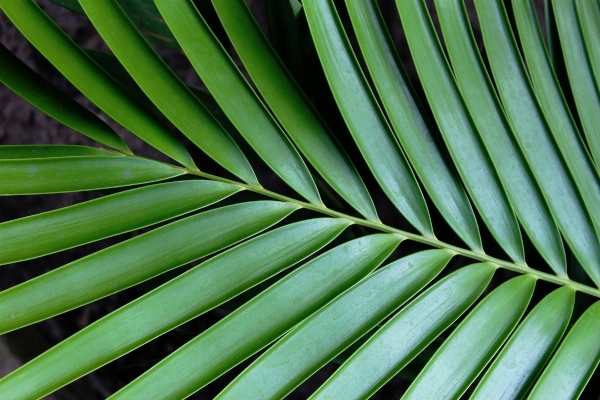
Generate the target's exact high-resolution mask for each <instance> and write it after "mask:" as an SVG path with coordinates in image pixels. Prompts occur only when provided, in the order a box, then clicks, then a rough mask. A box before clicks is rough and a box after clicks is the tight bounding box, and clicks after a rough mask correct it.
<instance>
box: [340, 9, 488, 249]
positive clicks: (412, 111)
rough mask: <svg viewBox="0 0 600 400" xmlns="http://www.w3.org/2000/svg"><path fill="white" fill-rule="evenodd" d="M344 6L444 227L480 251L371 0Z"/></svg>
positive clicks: (465, 202)
mask: <svg viewBox="0 0 600 400" xmlns="http://www.w3.org/2000/svg"><path fill="white" fill-rule="evenodd" d="M346 4H347V6H348V11H349V13H350V18H351V20H352V24H353V26H354V29H355V31H356V35H357V38H358V43H359V45H360V48H361V50H362V52H363V54H364V58H365V62H366V63H367V66H368V68H369V71H370V72H371V76H372V77H373V81H374V83H375V86H376V87H377V91H378V93H379V95H380V96H381V100H382V102H383V105H384V107H385V109H386V111H387V115H388V117H389V119H390V122H391V124H392V126H393V127H394V132H395V133H396V136H397V137H398V139H399V140H400V143H401V144H402V148H403V149H404V152H405V153H406V155H407V156H408V159H409V160H410V161H411V163H412V165H413V167H414V169H415V172H416V173H417V175H418V176H419V178H420V179H421V182H423V185H424V186H425V188H426V189H427V192H428V193H429V195H430V196H431V199H432V200H433V202H434V203H435V205H436V206H437V208H438V209H439V210H440V213H441V214H442V216H443V217H444V218H445V219H446V221H447V222H448V224H449V225H450V226H451V227H452V229H454V231H455V232H456V233H457V234H458V235H459V236H460V238H461V239H462V240H463V241H464V242H465V243H466V244H467V245H468V246H469V247H470V248H471V249H476V250H481V248H482V247H481V238H480V236H479V229H478V227H477V220H476V219H475V215H474V214H473V209H472V208H471V204H470V203H469V199H468V198H467V195H466V193H465V191H464V189H463V188H462V186H461V184H460V181H459V180H458V179H457V177H456V175H455V174H454V173H453V172H452V171H451V170H450V169H449V166H448V164H447V160H446V159H445V158H444V156H443V155H442V154H441V153H440V151H439V148H438V147H437V146H438V144H437V143H436V142H435V139H434V137H433V136H432V134H431V132H430V128H429V124H428V122H427V121H426V120H425V119H424V117H423V116H422V114H421V109H420V105H419V104H418V100H416V99H415V97H414V96H415V95H414V92H413V89H412V86H411V85H410V82H409V81H408V78H407V77H406V72H405V71H404V67H402V64H401V63H400V60H399V57H398V53H397V52H396V49H395V47H394V44H393V43H392V40H391V38H390V36H389V33H388V32H387V29H386V27H385V24H384V22H383V20H382V17H381V13H380V12H379V8H378V6H377V3H376V1H375V0H368V1H357V0H346Z"/></svg>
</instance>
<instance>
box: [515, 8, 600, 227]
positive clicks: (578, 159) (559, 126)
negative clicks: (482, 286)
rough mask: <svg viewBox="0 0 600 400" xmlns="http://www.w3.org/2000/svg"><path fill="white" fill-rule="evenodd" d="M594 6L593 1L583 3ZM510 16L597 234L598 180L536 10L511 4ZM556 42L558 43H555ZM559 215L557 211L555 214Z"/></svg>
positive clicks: (541, 102) (539, 98)
mask: <svg viewBox="0 0 600 400" xmlns="http://www.w3.org/2000/svg"><path fill="white" fill-rule="evenodd" d="M585 3H587V4H594V3H595V2H593V1H586V2H585ZM513 12H514V15H515V21H516V23H517V28H518V32H519V38H520V41H521V45H522V47H523V54H524V55H525V60H527V65H528V72H529V76H530V78H531V82H532V84H533V87H534V89H535V92H536V94H537V96H536V99H537V101H538V103H539V105H540V107H541V109H542V111H543V112H544V116H545V117H546V120H547V121H548V127H549V128H550V132H551V133H552V136H553V137H554V140H555V141H556V145H557V147H558V149H559V150H560V152H561V154H562V156H563V159H564V160H565V161H567V162H566V163H565V164H566V166H567V169H568V170H569V171H570V172H571V176H572V177H573V181H574V182H575V184H576V185H577V188H578V189H579V193H580V194H581V196H582V198H583V202H584V203H585V204H586V207H587V210H588V212H589V213H590V217H591V218H592V221H594V224H595V226H596V235H597V236H598V234H599V233H600V231H599V229H600V207H598V204H600V179H599V177H598V173H597V172H598V170H597V169H596V170H595V169H594V163H593V161H592V160H591V157H590V155H589V152H588V150H587V149H586V147H585V144H584V143H583V142H582V140H581V135H580V133H579V130H578V128H577V125H576V124H575V122H574V121H573V117H572V115H571V112H570V111H569V107H568V105H567V103H566V101H565V98H564V96H563V93H562V91H561V88H560V85H559V82H558V80H557V78H556V75H555V73H554V71H553V69H552V65H551V64H550V60H549V57H548V54H547V52H546V47H545V45H544V39H543V38H542V34H541V32H540V29H539V24H538V23H537V17H536V14H535V9H533V7H532V5H531V2H529V1H526V0H513ZM557 40H558V39H557ZM557 212H558V211H557ZM599 237H600V236H599Z"/></svg>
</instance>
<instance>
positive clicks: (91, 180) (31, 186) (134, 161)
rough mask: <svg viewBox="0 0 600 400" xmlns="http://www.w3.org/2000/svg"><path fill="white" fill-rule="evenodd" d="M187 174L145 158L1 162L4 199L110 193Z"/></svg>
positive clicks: (58, 158) (82, 158) (0, 183)
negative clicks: (110, 189)
mask: <svg viewBox="0 0 600 400" xmlns="http://www.w3.org/2000/svg"><path fill="white" fill-rule="evenodd" d="M184 173H185V171H183V170H182V169H179V168H175V167H171V166H169V165H167V164H162V163H159V162H156V161H152V160H148V159H144V158H132V157H123V156H120V157H114V156H112V155H110V156H78V157H51V158H30V159H3V160H0V175H1V176H2V179H1V180H0V195H21V194H42V193H61V192H76V191H81V190H96V189H106V188H113V187H120V186H131V185H138V184H141V183H148V182H154V181H160V180H163V179H168V178H173V177H175V176H179V175H183V174H184Z"/></svg>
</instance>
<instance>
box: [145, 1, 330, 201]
mask: <svg viewBox="0 0 600 400" xmlns="http://www.w3.org/2000/svg"><path fill="white" fill-rule="evenodd" d="M156 4H157V6H158V9H159V11H160V13H161V14H162V16H163V17H164V19H165V21H167V24H168V25H169V27H170V28H171V30H172V31H173V34H174V35H175V37H176V38H177V41H178V42H179V44H180V45H181V47H182V48H183V50H184V51H185V52H186V55H187V56H188V59H189V60H190V62H191V63H192V65H193V67H194V69H195V70H196V72H197V73H198V75H199V76H200V78H201V79H202V81H203V82H204V84H205V85H206V87H207V88H208V90H209V91H210V93H211V94H212V95H213V96H214V98H215V100H216V101H217V103H218V104H219V106H221V109H222V110H223V111H224V113H225V114H226V115H227V116H228V117H229V120H230V121H231V122H232V123H233V125H234V126H235V127H236V128H237V129H238V131H239V132H240V133H241V134H242V136H244V138H245V139H246V141H247V142H248V143H249V144H250V145H251V146H252V148H253V149H254V150H255V151H256V153H257V154H258V155H260V156H261V158H262V159H263V160H264V162H265V163H266V164H267V165H268V166H269V167H271V169H272V170H273V171H274V172H275V173H276V174H277V175H279V177H281V179H283V181H284V182H286V183H287V184H288V185H290V186H291V187H292V188H293V189H294V190H296V191H297V192H298V193H299V194H300V195H302V196H303V197H304V198H306V199H307V200H308V201H310V202H311V203H315V204H322V202H321V198H320V197H319V192H318V191H317V188H316V186H315V183H314V181H313V179H312V177H311V175H310V172H308V169H307V168H306V165H305V164H304V161H302V158H300V155H299V154H298V151H297V150H296V149H295V148H294V146H293V145H292V143H291V142H290V140H289V139H288V138H287V136H286V135H285V133H284V132H283V130H282V129H281V128H280V127H279V125H278V124H277V122H276V121H275V119H274V118H273V117H272V116H271V115H270V114H269V111H267V109H266V108H265V106H264V105H263V104H262V103H261V101H260V99H259V98H258V96H257V95H256V94H255V93H254V91H253V90H252V88H251V87H250V85H249V84H248V82H247V81H246V79H245V78H244V76H243V75H242V74H241V72H240V71H239V70H238V68H237V67H236V66H235V64H234V63H233V61H232V60H231V58H230V57H229V56H228V55H227V53H226V52H225V50H224V49H223V47H222V46H221V44H220V43H219V42H218V41H217V39H216V38H215V36H214V35H213V33H212V32H211V30H210V28H209V27H208V24H207V23H206V22H205V21H204V19H203V18H202V16H201V15H200V13H199V12H198V10H197V9H196V7H195V6H194V5H193V4H192V2H190V1H189V0H166V1H164V0H156ZM207 60H210V62H207ZM232 93H235V96H232V95H231V94H232Z"/></svg>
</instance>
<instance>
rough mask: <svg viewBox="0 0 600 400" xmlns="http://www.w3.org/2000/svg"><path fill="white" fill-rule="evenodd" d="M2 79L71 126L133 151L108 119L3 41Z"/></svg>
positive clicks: (0, 72) (49, 113) (110, 144)
mask: <svg viewBox="0 0 600 400" xmlns="http://www.w3.org/2000/svg"><path fill="white" fill-rule="evenodd" d="M0 82H1V83H3V84H4V85H6V86H8V87H9V88H10V89H11V90H12V91H14V92H15V93H16V94H18V95H19V96H21V97H22V98H23V99H25V100H26V101H28V102H29V103H31V104H32V105H34V106H35V107H37V108H38V109H40V110H41V111H43V112H44V113H46V114H48V115H49V116H50V117H52V118H54V119H56V120H57V121H59V122H60V123H62V124H65V125H66V126H68V127H69V128H71V129H74V130H76V131H78V132H80V133H82V134H84V135H86V136H87V137H89V138H91V139H94V140H95V141H97V142H99V143H102V144H104V145H106V146H109V147H112V148H114V149H117V150H120V151H122V152H124V153H131V150H129V147H127V145H126V144H125V142H123V139H121V137H120V136H119V135H117V134H116V133H115V131H113V130H112V129H111V128H110V127H109V126H108V125H106V123H105V122H103V121H102V120H101V119H100V118H98V117H97V116H95V115H94V114H93V113H92V112H91V111H89V110H88V109H87V108H85V107H83V106H82V105H81V104H79V103H78V102H76V101H75V100H73V99H72V98H70V97H69V96H67V95H65V94H64V93H63V92H61V91H60V90H59V89H58V88H57V87H56V86H54V85H52V84H51V83H50V82H48V81H47V80H45V79H44V78H42V77H41V76H39V75H38V74H37V73H36V72H35V71H33V70H32V69H31V68H29V66H27V64H25V63H24V62H23V61H21V60H19V59H18V58H17V56H15V55H14V54H13V53H12V52H11V51H10V50H8V49H7V48H6V47H4V45H3V44H1V43H0Z"/></svg>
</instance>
